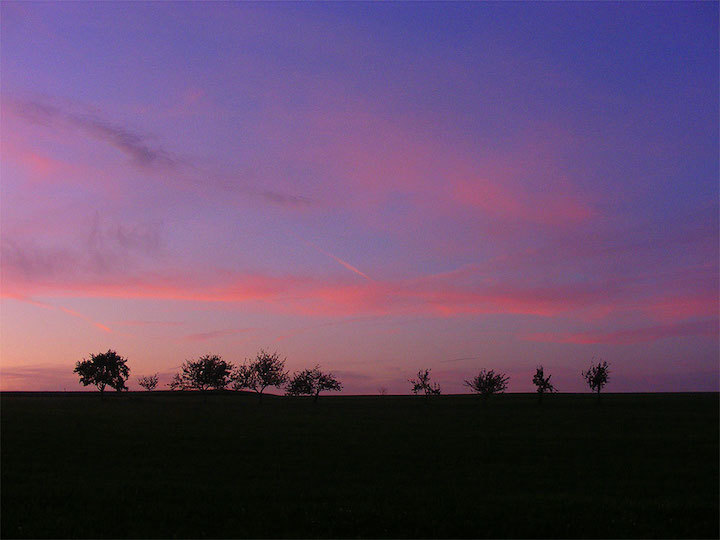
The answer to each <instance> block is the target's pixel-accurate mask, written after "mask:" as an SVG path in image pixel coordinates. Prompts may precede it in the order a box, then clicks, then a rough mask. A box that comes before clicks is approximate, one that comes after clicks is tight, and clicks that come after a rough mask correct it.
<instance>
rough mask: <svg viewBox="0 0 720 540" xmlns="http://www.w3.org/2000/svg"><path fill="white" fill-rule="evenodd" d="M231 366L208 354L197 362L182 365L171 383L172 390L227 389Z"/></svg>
mask: <svg viewBox="0 0 720 540" xmlns="http://www.w3.org/2000/svg"><path fill="white" fill-rule="evenodd" d="M230 370H231V366H230V364H229V363H227V362H226V361H225V360H223V359H222V358H221V357H220V356H218V355H216V354H206V355H205V356H201V357H200V358H198V359H197V360H188V361H187V362H185V363H184V364H183V365H182V373H178V374H177V375H175V377H174V378H173V380H172V382H171V383H170V388H171V389H172V390H185V389H188V390H191V389H195V390H200V391H202V392H204V391H206V390H210V389H211V388H214V389H215V390H221V389H223V388H225V387H226V386H227V384H228V382H229V380H230Z"/></svg>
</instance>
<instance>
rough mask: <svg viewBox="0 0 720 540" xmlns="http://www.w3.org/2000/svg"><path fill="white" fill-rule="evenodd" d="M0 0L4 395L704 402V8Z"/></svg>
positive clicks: (708, 77)
mask: <svg viewBox="0 0 720 540" xmlns="http://www.w3.org/2000/svg"><path fill="white" fill-rule="evenodd" d="M0 10H1V16H2V32H1V46H2V48H1V55H2V56H1V58H0V75H1V78H0V79H1V84H2V103H1V106H2V109H1V113H2V124H1V128H2V131H1V136H2V141H1V142H2V163H1V166H0V174H1V179H2V183H1V189H2V191H1V193H0V195H1V197H2V198H1V199H0V205H1V208H0V210H1V214H0V226H1V242H2V261H1V262H2V305H1V312H0V317H1V323H2V326H1V331H2V332H1V335H0V338H1V345H0V347H1V349H0V353H1V365H0V388H1V389H4V390H17V389H27V390H31V389H32V390H62V389H64V388H65V389H68V390H77V389H80V388H81V387H80V386H79V384H78V383H77V378H76V377H75V376H74V375H73V374H72V368H73V366H74V364H75V362H76V361H78V360H80V359H82V358H83V357H86V356H88V354H89V353H90V352H94V353H96V352H100V351H104V350H107V349H108V348H113V349H115V350H117V351H118V352H119V353H120V354H122V355H124V356H126V357H128V359H129V365H130V367H131V370H132V373H131V381H130V383H131V384H130V387H131V389H134V388H137V384H136V377H137V376H139V375H146V374H151V373H154V372H160V374H161V384H163V385H164V384H165V383H167V382H168V381H169V378H170V376H171V374H172V373H174V372H175V371H176V370H177V369H178V366H179V365H180V364H181V363H182V362H183V361H184V360H186V359H189V358H193V357H197V356H198V355H201V354H205V353H215V354H220V355H222V356H223V357H224V358H225V359H226V360H230V361H234V362H241V361H242V360H243V359H244V358H246V357H250V356H254V355H255V353H256V352H257V351H258V350H259V349H260V348H266V349H269V350H271V351H274V350H277V351H278V352H279V353H280V354H281V355H283V356H287V359H288V367H289V368H290V369H291V370H296V369H300V368H303V367H311V366H313V365H314V364H316V363H319V364H320V365H321V366H322V367H324V368H327V369H329V370H332V371H333V372H335V373H336V374H337V375H338V376H339V378H340V379H341V380H343V382H344V383H345V387H346V392H349V393H376V392H377V391H378V388H379V387H381V386H384V387H386V388H387V389H388V391H389V392H397V393H407V392H408V391H409V384H408V383H407V379H408V378H410V377H412V376H414V375H415V373H416V372H417V370H418V369H419V368H432V374H433V376H434V378H435V379H437V381H438V382H439V383H440V384H441V386H442V388H443V391H444V392H463V391H465V389H464V388H463V386H462V380H463V379H464V378H469V377H470V376H472V375H474V374H476V373H477V371H479V369H481V368H491V369H496V370H501V371H504V372H506V373H507V374H508V375H510V377H511V380H510V386H509V390H511V391H530V390H532V384H531V377H532V373H533V372H534V368H535V366H536V365H538V364H543V365H544V366H545V370H546V373H547V372H549V373H551V374H553V382H555V383H556V386H558V388H559V389H560V390H561V391H582V390H583V383H582V380H581V378H580V372H581V370H583V369H586V368H587V366H588V365H589V364H590V361H591V359H592V358H593V357H602V358H603V359H604V360H607V361H608V362H609V363H610V364H611V369H612V372H611V382H610V385H609V386H608V390H609V391H655V390H658V391H672V390H678V391H680V390H718V371H719V369H718V271H719V270H718V257H719V253H718V244H719V234H718V168H719V164H718V162H719V159H718V145H719V137H718V120H719V119H718V3H716V2H692V3H670V2H668V3H660V2H656V3H640V2H637V3H623V4H620V3H618V4H615V3H515V2H513V3H497V4H495V3H461V4H453V3H437V4H436V3H385V4H369V3H366V4H356V3H317V4H293V3H277V4H263V3H203V4H194V3H189V2H188V3H164V2H163V3H161V2H156V3H136V2H122V3H120V2H118V3H101V2H97V3H80V2H77V3H75V2H72V3H71V2H66V3H39V2H38V3H20V2H11V1H5V2H3V3H2V5H1V6H0Z"/></svg>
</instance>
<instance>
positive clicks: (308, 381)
mask: <svg viewBox="0 0 720 540" xmlns="http://www.w3.org/2000/svg"><path fill="white" fill-rule="evenodd" d="M325 390H333V391H335V392H339V391H341V390H342V383H341V382H340V381H338V380H337V379H336V378H335V376H334V375H333V374H332V373H323V372H322V371H321V370H320V366H315V367H314V368H312V369H304V370H302V371H300V372H298V373H294V374H293V376H292V378H291V379H290V383H289V384H288V386H287V394H288V395H289V396H314V399H313V402H314V403H317V400H318V397H319V395H320V392H324V391H325Z"/></svg>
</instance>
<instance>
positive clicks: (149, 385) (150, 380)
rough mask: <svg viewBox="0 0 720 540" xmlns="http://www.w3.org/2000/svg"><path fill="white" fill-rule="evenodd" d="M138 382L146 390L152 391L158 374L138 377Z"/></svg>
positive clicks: (156, 383)
mask: <svg viewBox="0 0 720 540" xmlns="http://www.w3.org/2000/svg"><path fill="white" fill-rule="evenodd" d="M137 381H138V384H139V385H140V386H142V387H143V388H144V389H145V390H147V391H148V392H152V391H153V390H155V388H157V385H158V374H157V373H155V374H154V375H148V376H147V377H138V380H137Z"/></svg>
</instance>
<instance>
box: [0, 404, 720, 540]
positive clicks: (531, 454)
mask: <svg viewBox="0 0 720 540" xmlns="http://www.w3.org/2000/svg"><path fill="white" fill-rule="evenodd" d="M0 403H1V405H2V410H1V413H2V486H1V489H2V491H1V494H2V530H1V533H2V537H3V538H12V537H73V538H77V537H80V538H84V537H164V538H167V537H200V538H205V537H473V538H475V537H692V538H697V537H715V538H717V537H718V506H719V503H718V488H719V483H718V451H719V449H718V438H719V434H718V429H719V428H718V414H719V413H718V405H719V403H718V394H637V395H631V394H615V395H612V394H608V395H606V396H603V402H602V404H601V405H600V406H598V405H597V403H596V401H595V399H594V396H591V395H571V394H567V395H563V394H560V395H554V396H549V397H548V398H547V399H546V402H545V403H544V404H543V405H542V406H541V407H540V406H538V405H537V403H536V400H535V396H532V395H526V394H508V395H502V396H497V397H496V398H493V399H491V400H490V401H489V402H488V403H486V404H484V403H482V402H481V401H480V400H478V399H476V398H474V396H441V397H439V398H436V399H432V400H429V401H426V400H425V399H424V398H414V397H321V399H320V402H319V403H318V404H317V405H316V406H313V404H312V403H311V402H310V401H308V400H303V399H295V398H275V397H269V396H268V397H267V398H266V399H265V400H264V401H263V403H262V405H258V402H257V400H256V399H255V398H254V396H249V395H238V394H232V393H228V394H219V395H210V396H208V398H207V400H203V398H202V397H201V396H199V395H197V394H195V393H192V394H191V393H165V392H157V393H152V394H150V393H129V394H123V395H116V394H113V395H110V396H108V399H106V400H105V401H104V402H101V401H100V399H99V396H98V394H91V393H67V394H64V393H57V394H22V393H17V394H14V393H5V394H2V396H1V397H0Z"/></svg>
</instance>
